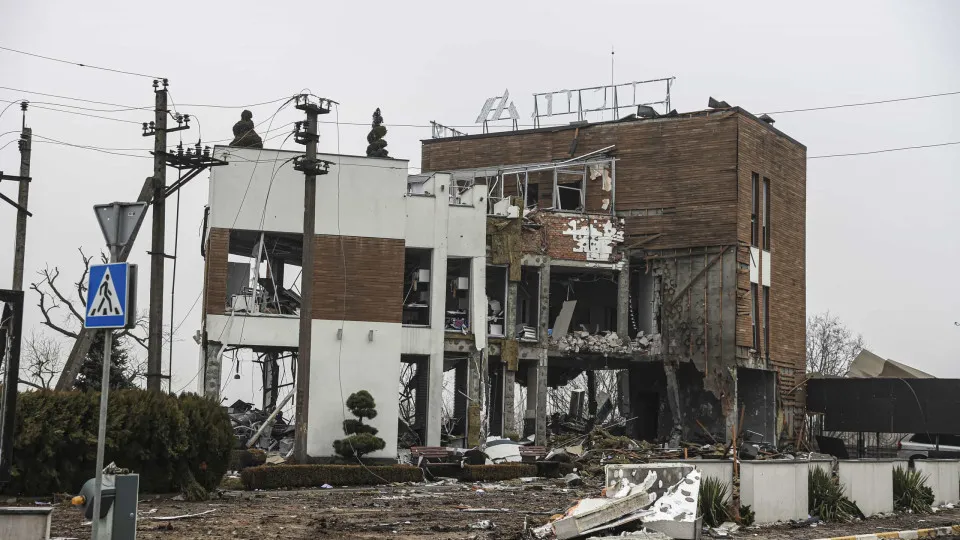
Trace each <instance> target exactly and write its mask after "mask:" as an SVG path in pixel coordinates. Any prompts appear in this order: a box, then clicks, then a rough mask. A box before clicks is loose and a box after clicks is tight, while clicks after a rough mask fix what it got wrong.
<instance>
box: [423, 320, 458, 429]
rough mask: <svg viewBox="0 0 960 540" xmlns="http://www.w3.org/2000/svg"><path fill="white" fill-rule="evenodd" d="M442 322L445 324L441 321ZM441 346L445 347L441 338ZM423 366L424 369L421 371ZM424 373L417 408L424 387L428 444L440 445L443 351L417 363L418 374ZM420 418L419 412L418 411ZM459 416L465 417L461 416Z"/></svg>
mask: <svg viewBox="0 0 960 540" xmlns="http://www.w3.org/2000/svg"><path fill="white" fill-rule="evenodd" d="M441 324H443V323H442V322H441ZM440 346H441V347H443V341H442V340H441V342H440ZM421 368H422V371H421ZM421 372H422V374H423V380H421V381H418V388H417V409H418V411H419V408H420V401H421V398H420V396H421V394H420V388H423V390H424V393H423V398H424V399H423V400H422V401H423V402H424V416H425V421H426V426H425V429H424V431H425V433H426V442H425V444H426V445H427V446H439V445H440V433H441V425H440V424H441V422H442V420H443V419H442V415H441V406H440V405H441V404H442V403H443V351H442V350H441V351H440V352H437V351H433V352H432V353H431V354H430V356H429V357H428V358H425V359H423V360H422V361H420V362H418V364H417V375H418V377H419V376H420V373H421ZM418 418H419V412H418ZM459 418H463V417H462V416H460V417H459Z"/></svg>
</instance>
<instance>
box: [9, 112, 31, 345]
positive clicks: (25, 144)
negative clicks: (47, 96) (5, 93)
mask: <svg viewBox="0 0 960 540" xmlns="http://www.w3.org/2000/svg"><path fill="white" fill-rule="evenodd" d="M20 110H22V111H23V122H22V124H21V131H20V177H21V178H30V150H31V145H32V143H33V130H32V129H30V128H28V127H27V102H26V101H24V102H22V103H20ZM29 196H30V181H29V180H21V181H20V190H19V191H18V192H17V204H19V205H20V209H18V210H17V232H16V241H15V244H14V246H15V247H14V252H13V290H15V291H22V290H23V261H24V257H25V256H26V251H27V211H26V208H27V199H28V198H29ZM17 339H19V336H18V337H17Z"/></svg>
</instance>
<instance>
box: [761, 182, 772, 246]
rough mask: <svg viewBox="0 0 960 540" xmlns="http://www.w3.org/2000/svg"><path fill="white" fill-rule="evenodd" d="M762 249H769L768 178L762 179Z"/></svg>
mask: <svg viewBox="0 0 960 540" xmlns="http://www.w3.org/2000/svg"><path fill="white" fill-rule="evenodd" d="M763 249H765V250H767V251H770V179H769V178H764V179H763Z"/></svg>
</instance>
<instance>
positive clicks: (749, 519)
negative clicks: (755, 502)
mask: <svg viewBox="0 0 960 540" xmlns="http://www.w3.org/2000/svg"><path fill="white" fill-rule="evenodd" d="M755 518H756V514H754V513H753V508H751V507H750V505H749V504H745V505H743V506H741V507H740V524H741V525H743V526H744V527H749V526H750V525H753V521H754V519H755Z"/></svg>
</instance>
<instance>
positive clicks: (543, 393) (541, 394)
mask: <svg viewBox="0 0 960 540" xmlns="http://www.w3.org/2000/svg"><path fill="white" fill-rule="evenodd" d="M536 383H537V385H536V386H537V394H536V398H537V409H536V413H537V417H536V437H535V439H534V442H535V443H536V444H539V445H545V444H547V350H546V349H540V358H539V359H538V360H537V377H536ZM528 384H529V383H528Z"/></svg>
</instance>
